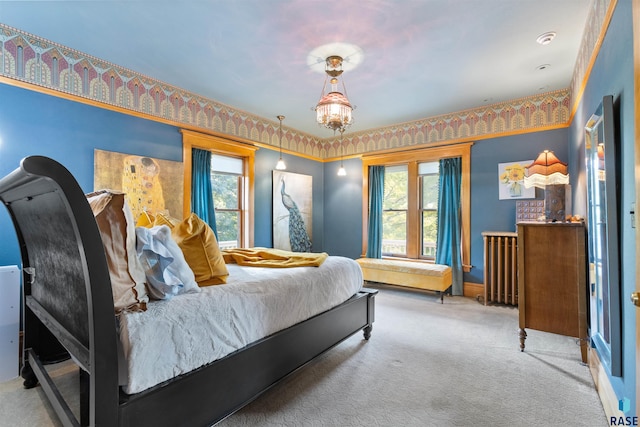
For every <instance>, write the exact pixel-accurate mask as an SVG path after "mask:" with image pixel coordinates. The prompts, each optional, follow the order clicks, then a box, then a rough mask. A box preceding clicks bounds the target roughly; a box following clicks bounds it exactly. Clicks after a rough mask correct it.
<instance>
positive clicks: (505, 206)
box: [464, 129, 569, 283]
mask: <svg viewBox="0 0 640 427" xmlns="http://www.w3.org/2000/svg"><path fill="white" fill-rule="evenodd" d="M543 150H551V151H553V152H554V153H555V154H556V156H557V157H558V158H559V159H560V160H562V161H564V162H568V161H569V155H568V153H567V129H557V130H550V131H545V132H536V133H528V134H523V135H514V136H506V137H502V138H491V139H485V140H481V141H478V142H476V143H475V144H474V145H473V146H472V147H471V265H472V266H473V268H472V269H471V271H470V272H469V273H467V274H465V276H464V280H465V281H466V282H473V283H483V282H484V243H483V241H482V232H483V231H516V201H515V200H499V198H498V186H499V184H498V163H509V162H516V161H520V160H535V159H536V158H537V157H538V154H540V152H541V151H543ZM536 199H544V192H543V191H542V190H537V189H536Z"/></svg>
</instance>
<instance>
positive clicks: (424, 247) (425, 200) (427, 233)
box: [418, 162, 440, 260]
mask: <svg viewBox="0 0 640 427" xmlns="http://www.w3.org/2000/svg"><path fill="white" fill-rule="evenodd" d="M439 168H440V165H439V163H438V162H425V163H418V177H419V180H420V182H419V187H420V217H421V219H422V220H421V221H420V226H421V230H422V233H421V236H420V237H421V245H420V247H421V251H420V256H421V257H424V258H428V259H434V260H435V259H436V243H437V238H438V196H439V194H438V190H439V186H440V175H439Z"/></svg>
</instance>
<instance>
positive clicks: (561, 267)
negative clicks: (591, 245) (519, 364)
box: [518, 222, 588, 363]
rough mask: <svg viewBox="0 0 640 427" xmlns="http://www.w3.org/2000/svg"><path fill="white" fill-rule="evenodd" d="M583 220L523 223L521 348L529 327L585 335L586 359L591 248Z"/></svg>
mask: <svg viewBox="0 0 640 427" xmlns="http://www.w3.org/2000/svg"><path fill="white" fill-rule="evenodd" d="M585 235H586V231H585V226H584V224H583V223H538V222H531V223H518V311H519V316H520V322H519V323H520V324H519V327H520V332H519V337H520V350H521V351H524V341H525V339H526V337H527V333H526V331H525V329H526V328H529V329H535V330H539V331H544V332H551V333H555V334H561V335H567V336H571V337H576V338H579V339H580V350H581V355H582V361H583V362H584V363H586V362H587V348H588V346H587V343H588V331H587V286H588V285H587V263H586V257H587V247H586V236H585Z"/></svg>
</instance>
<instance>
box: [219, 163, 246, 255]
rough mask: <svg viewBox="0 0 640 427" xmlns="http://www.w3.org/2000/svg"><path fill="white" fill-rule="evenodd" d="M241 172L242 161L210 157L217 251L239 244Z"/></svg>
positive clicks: (241, 191)
mask: <svg viewBox="0 0 640 427" xmlns="http://www.w3.org/2000/svg"><path fill="white" fill-rule="evenodd" d="M242 171H243V162H242V159H241V158H237V157H229V156H222V155H219V154H213V155H212V156H211V184H212V187H213V204H214V207H215V211H216V228H217V231H218V245H219V246H220V249H232V248H237V247H240V246H241V242H242V230H243V228H244V227H243V224H242V219H243V218H242V200H243V197H242V193H243V191H244V189H243V186H242V181H243V180H242Z"/></svg>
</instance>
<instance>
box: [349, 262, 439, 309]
mask: <svg viewBox="0 0 640 427" xmlns="http://www.w3.org/2000/svg"><path fill="white" fill-rule="evenodd" d="M356 261H357V262H358V264H360V268H362V275H363V277H364V280H367V281H370V282H379V283H387V284H390V285H399V286H406V287H410V288H418V289H426V290H429V291H435V292H438V293H439V294H440V302H441V303H442V302H443V295H444V292H445V291H446V290H448V289H449V288H450V287H451V283H452V280H451V267H449V266H448V265H441V264H428V263H422V262H412V261H404V260H395V259H379V258H360V259H357V260H356Z"/></svg>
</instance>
